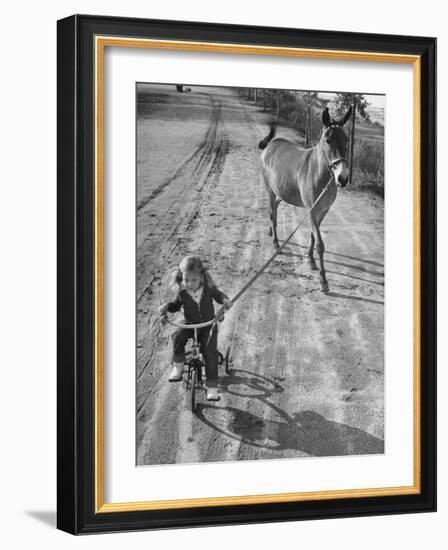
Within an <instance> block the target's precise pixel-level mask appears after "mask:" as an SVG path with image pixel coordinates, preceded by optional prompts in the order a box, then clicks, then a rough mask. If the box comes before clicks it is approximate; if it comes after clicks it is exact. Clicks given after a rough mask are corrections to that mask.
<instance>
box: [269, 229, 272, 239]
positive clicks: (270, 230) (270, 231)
mask: <svg viewBox="0 0 448 550" xmlns="http://www.w3.org/2000/svg"><path fill="white" fill-rule="evenodd" d="M269 236H270V237H272V227H270V228H269Z"/></svg>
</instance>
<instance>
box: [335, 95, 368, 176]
mask: <svg viewBox="0 0 448 550" xmlns="http://www.w3.org/2000/svg"><path fill="white" fill-rule="evenodd" d="M334 103H335V107H334V110H335V116H336V118H339V117H341V116H344V114H345V113H346V112H347V111H348V109H349V108H350V107H352V109H353V114H352V123H351V127H350V142H349V158H348V164H349V184H351V183H352V175H353V149H354V145H355V125H356V115H358V116H360V117H361V118H363V119H364V120H370V116H369V113H368V112H367V107H368V106H369V102H368V101H367V100H366V98H365V97H364V95H363V94H348V93H338V94H336V99H335V102H334Z"/></svg>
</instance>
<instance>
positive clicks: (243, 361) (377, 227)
mask: <svg viewBox="0 0 448 550" xmlns="http://www.w3.org/2000/svg"><path fill="white" fill-rule="evenodd" d="M141 90H143V93H142V94H140V95H139V104H138V113H139V117H138V126H137V146H138V152H137V163H138V164H137V297H136V299H137V463H138V464H139V465H143V464H170V463H185V462H205V461H213V462H219V461H226V460H232V461H234V460H247V459H251V460H254V459H267V458H282V457H300V456H335V455H347V454H377V453H382V452H384V414H383V413H384V402H383V399H384V377H383V375H384V372H383V370H384V360H383V354H384V346H383V324H384V319H383V316H384V260H383V254H384V242H383V240H384V234H383V203H382V201H381V199H379V198H375V197H373V196H370V195H364V194H360V193H353V192H350V191H346V190H342V191H341V190H340V191H339V194H338V197H337V200H336V203H335V204H334V205H333V207H332V209H331V210H330V212H329V214H328V216H327V218H326V219H325V220H324V222H323V224H322V235H323V238H324V241H325V246H326V255H325V258H326V267H327V278H328V281H329V285H330V293H329V294H322V293H321V292H320V290H319V280H318V272H311V271H310V269H309V266H308V263H307V261H306V259H305V258H304V257H303V253H304V251H305V248H306V245H307V243H308V234H309V229H308V226H306V228H305V227H304V230H303V231H300V232H299V234H298V237H297V239H296V238H295V239H294V242H293V243H292V244H289V245H287V247H286V248H285V250H284V252H283V253H282V254H281V255H279V256H278V257H277V259H276V260H275V261H274V262H273V264H271V266H270V267H269V268H268V270H267V271H266V272H265V274H264V275H263V276H262V277H260V278H259V279H258V280H257V281H256V283H255V284H254V286H253V287H251V289H250V290H249V291H248V292H246V294H244V295H243V297H242V298H241V299H240V300H239V301H238V302H237V303H236V304H235V306H234V307H233V308H232V310H231V311H230V312H228V313H227V315H226V319H225V321H224V323H222V324H221V325H220V328H219V348H220V349H221V350H224V351H225V350H226V349H227V347H228V346H229V347H230V355H231V361H232V362H231V367H232V373H231V375H230V376H226V375H225V374H224V372H222V373H220V391H221V401H220V402H218V403H208V402H207V401H206V400H205V395H204V396H203V397H202V398H201V402H200V405H199V410H198V414H197V416H193V415H192V413H191V412H190V410H189V409H188V404H187V398H186V395H185V391H184V390H183V388H182V384H170V383H168V374H169V372H170V368H171V367H170V346H167V338H168V335H169V332H170V329H169V328H168V327H161V326H160V325H159V323H158V321H157V313H156V309H157V306H158V305H159V301H160V295H161V298H162V300H165V299H167V298H168V297H169V296H170V294H169V291H168V287H167V272H168V271H169V270H170V269H171V268H173V267H175V266H176V265H177V264H178V262H179V260H180V259H181V258H182V257H183V256H184V255H186V254H197V255H199V256H200V257H202V258H206V259H208V261H209V266H210V271H211V273H212V276H213V277H214V279H215V280H216V281H217V283H218V286H219V287H220V288H222V289H223V290H224V291H225V292H226V293H227V294H228V295H229V296H233V295H235V294H236V293H237V292H238V290H239V289H240V288H241V287H242V286H243V285H244V284H245V282H246V281H247V280H248V279H249V278H250V277H251V276H252V275H253V274H254V273H255V272H256V270H257V269H258V268H259V267H260V266H261V265H262V264H263V263H264V261H265V260H266V259H267V258H268V257H269V256H270V255H271V254H272V253H273V252H274V248H273V244H272V238H271V237H269V235H268V201H267V196H266V191H265V189H264V187H263V185H262V184H261V182H260V179H259V166H258V162H259V149H258V147H257V144H258V141H259V140H260V139H261V138H262V137H263V136H264V135H266V133H267V125H266V117H265V115H264V114H263V113H260V112H259V110H258V109H257V108H255V107H254V106H253V105H252V104H248V103H246V102H245V101H244V100H241V99H240V98H239V97H238V95H236V94H235V93H233V92H232V91H231V90H223V89H220V88H194V87H193V88H192V90H191V92H189V93H177V92H176V91H175V88H174V86H172V87H171V86H166V87H163V86H158V87H151V86H149V85H148V86H146V85H142V86H141ZM281 134H282V132H281V131H279V135H281ZM303 214H304V211H303V210H301V209H297V208H294V207H292V206H289V205H285V204H281V205H280V207H279V220H278V228H279V239H280V241H282V239H285V238H286V237H287V236H288V235H289V233H290V231H291V230H292V229H293V228H294V227H295V225H296V224H297V223H298V221H299V220H300V219H301V217H302V216H303Z"/></svg>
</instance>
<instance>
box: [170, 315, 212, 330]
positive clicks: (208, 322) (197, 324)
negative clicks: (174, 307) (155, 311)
mask: <svg viewBox="0 0 448 550" xmlns="http://www.w3.org/2000/svg"><path fill="white" fill-rule="evenodd" d="M165 319H166V321H167V323H169V324H170V325H173V326H174V327H177V328H187V329H194V328H204V327H209V326H210V325H213V323H215V322H216V319H215V318H214V319H210V321H206V322H205V323H196V324H195V325H186V324H182V323H176V321H170V319H168V317H165Z"/></svg>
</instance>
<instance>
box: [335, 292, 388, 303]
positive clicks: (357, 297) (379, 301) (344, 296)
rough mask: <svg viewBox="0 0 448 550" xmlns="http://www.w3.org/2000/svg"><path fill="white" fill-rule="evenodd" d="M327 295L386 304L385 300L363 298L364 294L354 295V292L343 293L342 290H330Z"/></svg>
mask: <svg viewBox="0 0 448 550" xmlns="http://www.w3.org/2000/svg"><path fill="white" fill-rule="evenodd" d="M327 296H332V297H333V298H344V299H349V300H357V301H359V302H368V303H369V304H379V305H380V306H384V302H382V301H381V300H372V299H371V298H363V297H362V296H354V295H353V294H342V293H341V292H333V291H331V290H330V292H328V293H327Z"/></svg>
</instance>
